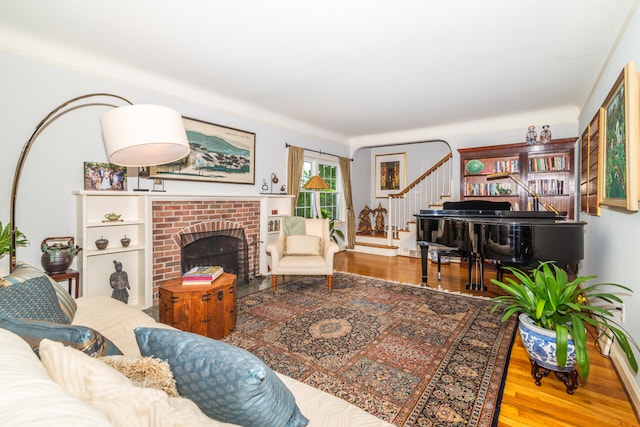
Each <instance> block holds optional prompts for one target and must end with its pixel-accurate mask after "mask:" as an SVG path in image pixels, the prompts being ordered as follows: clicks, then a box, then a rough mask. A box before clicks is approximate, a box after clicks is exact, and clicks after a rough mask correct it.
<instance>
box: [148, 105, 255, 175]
mask: <svg viewBox="0 0 640 427" xmlns="http://www.w3.org/2000/svg"><path fill="white" fill-rule="evenodd" d="M183 120H184V127H185V129H186V130H187V139H188V140H189V146H190V147H191V153H189V155H188V156H187V157H185V158H183V159H180V160H178V161H176V162H172V163H168V164H165V165H159V166H152V167H151V168H150V177H151V178H162V179H180V180H190V181H207V182H224V183H229V184H254V183H255V170H256V169H255V163H256V134H255V133H253V132H247V131H244V130H240V129H234V128H230V127H226V126H221V125H216V124H213V123H208V122H204V121H202V120H196V119H192V118H188V117H184V118H183Z"/></svg>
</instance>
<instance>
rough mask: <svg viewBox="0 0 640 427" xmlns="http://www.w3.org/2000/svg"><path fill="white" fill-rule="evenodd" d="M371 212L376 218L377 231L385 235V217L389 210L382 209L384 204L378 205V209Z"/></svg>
mask: <svg viewBox="0 0 640 427" xmlns="http://www.w3.org/2000/svg"><path fill="white" fill-rule="evenodd" d="M371 212H373V214H374V215H375V216H376V227H375V231H380V232H382V233H384V231H385V230H384V215H385V214H386V213H387V209H386V208H383V207H382V203H378V207H377V208H375V209H374V210H373V211H371Z"/></svg>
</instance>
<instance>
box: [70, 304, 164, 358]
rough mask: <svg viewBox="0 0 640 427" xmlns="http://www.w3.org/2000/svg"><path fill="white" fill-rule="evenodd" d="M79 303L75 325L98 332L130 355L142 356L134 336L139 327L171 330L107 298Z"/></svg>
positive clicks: (128, 306) (132, 308)
mask: <svg viewBox="0 0 640 427" xmlns="http://www.w3.org/2000/svg"><path fill="white" fill-rule="evenodd" d="M76 303H77V304H78V310H77V312H76V315H75V317H74V318H73V324H74V325H82V326H88V327H90V328H93V329H95V330H96V331H99V332H100V333H102V334H103V335H104V336H105V337H107V338H109V339H110V340H111V341H113V343H114V344H115V345H116V346H118V348H119V349H120V351H122V353H123V354H124V355H127V356H138V357H139V356H141V354H140V349H139V348H138V343H137V342H136V336H135V334H134V333H133V330H134V329H135V328H137V327H138V326H148V327H152V328H171V326H169V325H165V324H164V323H158V322H156V321H155V320H154V319H153V318H152V317H150V316H148V315H147V314H145V313H144V312H142V311H140V310H138V309H136V308H134V307H131V306H130V305H127V304H125V303H123V302H121V301H118V300H116V299H114V298H111V297H108V296H101V295H92V296H86V297H80V298H78V299H77V300H76ZM171 329H172V328H171Z"/></svg>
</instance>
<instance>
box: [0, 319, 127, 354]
mask: <svg viewBox="0 0 640 427" xmlns="http://www.w3.org/2000/svg"><path fill="white" fill-rule="evenodd" d="M0 328H3V329H7V330H8V331H11V332H13V333H14V334H16V335H20V336H21V337H22V339H24V340H25V341H26V342H27V343H28V344H29V345H30V346H31V348H33V351H35V352H36V354H37V353H38V350H39V347H40V341H42V339H44V338H48V339H50V340H52V341H59V342H61V343H62V344H64V345H67V346H69V347H72V348H75V349H77V350H80V351H81V352H83V353H85V354H88V355H89V356H92V357H103V356H119V355H121V354H122V352H121V351H120V349H119V348H118V347H117V346H116V345H115V344H114V343H112V342H111V341H110V340H109V339H107V338H106V337H105V336H104V335H102V334H101V333H100V332H98V331H96V330H94V329H91V328H88V327H86V326H77V325H61V324H59V323H50V322H41V321H33V320H21V319H6V318H0Z"/></svg>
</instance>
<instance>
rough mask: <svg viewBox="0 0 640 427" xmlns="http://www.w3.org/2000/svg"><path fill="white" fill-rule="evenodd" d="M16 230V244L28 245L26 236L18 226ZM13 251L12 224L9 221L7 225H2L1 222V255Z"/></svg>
mask: <svg viewBox="0 0 640 427" xmlns="http://www.w3.org/2000/svg"><path fill="white" fill-rule="evenodd" d="M15 230H16V246H26V245H27V243H29V240H27V238H26V236H25V235H24V234H22V232H21V231H20V230H18V229H17V228H16V229H15ZM8 252H11V224H9V223H7V225H6V226H4V227H3V226H2V222H0V257H2V256H4V254H6V253H8Z"/></svg>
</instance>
